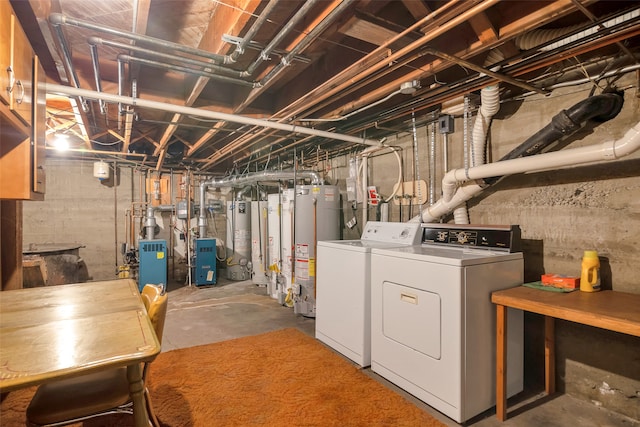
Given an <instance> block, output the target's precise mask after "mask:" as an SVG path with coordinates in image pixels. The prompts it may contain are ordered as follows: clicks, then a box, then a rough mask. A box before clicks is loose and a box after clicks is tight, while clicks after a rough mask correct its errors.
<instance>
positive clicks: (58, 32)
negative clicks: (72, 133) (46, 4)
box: [52, 22, 89, 113]
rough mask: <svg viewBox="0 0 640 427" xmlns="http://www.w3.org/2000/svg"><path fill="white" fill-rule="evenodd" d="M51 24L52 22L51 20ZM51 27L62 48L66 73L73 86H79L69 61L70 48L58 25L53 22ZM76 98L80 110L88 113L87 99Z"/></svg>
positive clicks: (76, 75)
mask: <svg viewBox="0 0 640 427" xmlns="http://www.w3.org/2000/svg"><path fill="white" fill-rule="evenodd" d="M52 24H54V23H53V22H52ZM53 29H54V33H55V35H56V37H57V38H58V42H59V43H60V48H61V49H62V59H63V61H64V65H65V68H66V69H67V73H69V81H70V82H71V84H72V85H73V86H74V87H76V88H80V79H78V74H76V70H75V68H73V62H72V61H71V49H69V45H68V44H67V39H66V38H65V37H64V33H63V32H62V28H60V26H59V25H55V24H54V25H53ZM77 98H78V101H79V102H80V106H81V107H82V111H84V112H85V113H88V112H89V105H87V101H85V100H84V98H82V97H80V96H78V97H77Z"/></svg>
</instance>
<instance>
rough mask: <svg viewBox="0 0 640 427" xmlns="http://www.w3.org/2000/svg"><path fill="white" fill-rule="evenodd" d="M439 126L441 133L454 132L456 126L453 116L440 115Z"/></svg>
mask: <svg viewBox="0 0 640 427" xmlns="http://www.w3.org/2000/svg"><path fill="white" fill-rule="evenodd" d="M438 127H439V128H440V133H453V132H454V131H455V128H454V126H453V116H449V115H446V116H440V117H438Z"/></svg>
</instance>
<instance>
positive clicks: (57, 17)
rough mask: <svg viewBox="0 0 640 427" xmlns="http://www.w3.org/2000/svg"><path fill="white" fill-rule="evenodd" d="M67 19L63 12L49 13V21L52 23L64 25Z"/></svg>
mask: <svg viewBox="0 0 640 427" xmlns="http://www.w3.org/2000/svg"><path fill="white" fill-rule="evenodd" d="M66 21H67V18H66V17H65V16H64V15H63V14H61V13H52V14H51V15H49V22H50V23H51V25H62V24H64V23H65V22H66Z"/></svg>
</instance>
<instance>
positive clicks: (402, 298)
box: [371, 224, 524, 423]
mask: <svg viewBox="0 0 640 427" xmlns="http://www.w3.org/2000/svg"><path fill="white" fill-rule="evenodd" d="M423 227H424V233H423V238H422V239H423V243H422V244H421V245H418V246H410V247H401V248H391V249H382V248H380V249H372V251H371V301H372V302H371V369H372V370H373V371H374V372H376V373H377V374H379V375H381V376H382V377H384V378H386V379H388V380H389V381H391V382H392V383H394V384H396V385H397V386H399V387H401V388H402V389H404V390H406V391H407V392H409V393H411V394H412V395H414V396H416V397H417V398H419V399H421V400H423V401H424V402H426V403H427V404H429V405H430V406H432V407H433V408H435V409H437V410H439V411H440V412H442V413H444V414H445V415H447V416H448V417H450V418H452V419H453V420H455V421H456V422H458V423H463V422H465V421H466V420H468V419H469V418H471V417H473V416H475V415H477V414H479V413H481V412H483V411H485V410H487V409H489V408H491V407H492V406H494V405H495V378H496V374H495V328H496V326H495V325H496V320H495V317H496V315H495V307H494V306H493V305H492V304H491V292H493V291H496V290H499V289H505V288H510V287H514V286H518V285H521V284H522V281H523V274H524V273H523V270H524V268H523V258H522V253H520V252H511V251H512V250H514V249H516V247H515V246H516V245H517V243H518V242H519V228H518V227H517V226H493V227H480V226H473V225H464V226H454V225H450V224H423ZM462 227H464V228H462ZM507 315H508V316H509V320H508V322H509V329H508V331H507V334H508V348H507V354H508V361H507V373H508V378H507V383H508V384H507V394H508V396H512V395H514V394H516V393H519V392H520V391H522V389H523V314H522V312H521V311H519V310H512V309H509V311H508V314H507Z"/></svg>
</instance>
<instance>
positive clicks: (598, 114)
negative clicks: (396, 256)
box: [484, 92, 624, 185]
mask: <svg viewBox="0 0 640 427" xmlns="http://www.w3.org/2000/svg"><path fill="white" fill-rule="evenodd" d="M623 104H624V97H623V94H622V93H618V92H610V93H603V94H601V95H596V96H591V97H589V98H587V99H584V100H582V101H580V102H578V103H577V104H575V105H574V106H572V107H570V108H568V109H566V110H562V111H561V112H560V113H558V114H556V115H555V116H554V117H553V118H552V119H551V123H549V124H548V125H547V126H545V127H544V128H542V129H540V130H539V131H538V132H536V133H535V134H534V135H533V136H531V137H530V138H529V139H527V140H526V141H525V142H523V143H522V144H520V145H519V146H518V147H516V148H514V149H513V150H511V152H509V153H508V154H506V155H505V156H504V157H502V158H501V159H500V161H503V160H511V159H517V158H520V157H527V156H532V155H534V154H539V153H541V152H542V151H543V150H544V149H545V148H547V147H548V146H550V145H551V144H553V143H554V142H556V141H558V140H560V139H562V138H564V137H567V136H569V135H571V134H573V133H574V132H576V131H577V130H578V129H580V128H582V127H584V125H585V124H586V123H587V122H588V121H589V120H593V121H594V122H599V123H603V122H606V121H607V120H611V119H612V118H614V117H615V116H617V115H618V113H620V111H621V110H622V105H623ZM500 178H502V177H500V176H498V177H492V178H485V179H484V182H485V183H486V184H487V185H491V184H495V183H496V182H497V181H498V180H500Z"/></svg>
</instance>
